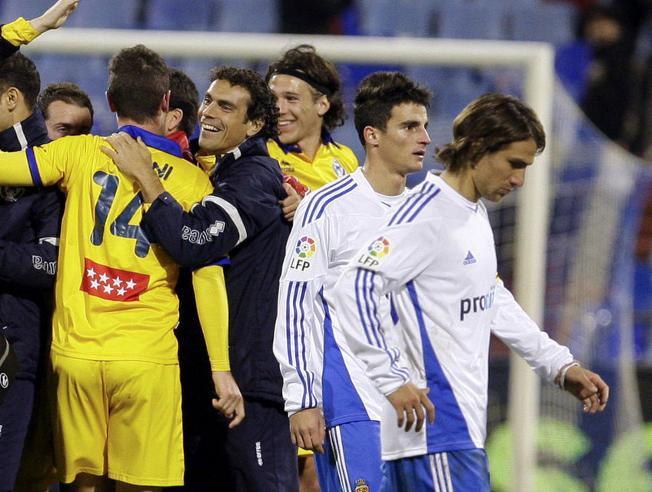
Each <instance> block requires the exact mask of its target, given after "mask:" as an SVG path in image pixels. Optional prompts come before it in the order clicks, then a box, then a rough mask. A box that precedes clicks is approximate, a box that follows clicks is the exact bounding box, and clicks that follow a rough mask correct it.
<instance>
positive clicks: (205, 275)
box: [192, 265, 245, 428]
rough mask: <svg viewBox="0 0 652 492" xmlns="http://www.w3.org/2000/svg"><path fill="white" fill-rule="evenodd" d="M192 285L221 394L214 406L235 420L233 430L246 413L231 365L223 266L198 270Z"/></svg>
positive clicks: (217, 389) (217, 388)
mask: <svg viewBox="0 0 652 492" xmlns="http://www.w3.org/2000/svg"><path fill="white" fill-rule="evenodd" d="M192 286H193V290H194V292H195V303H196V305H197V314H198V316H199V322H200V325H201V329H202V332H203V334H204V340H205V341H206V348H207V350H208V358H209V361H210V365H211V374H212V377H213V384H214V386H215V393H216V394H217V399H213V407H215V409H216V410H219V411H220V412H221V413H222V414H224V416H225V417H227V418H229V419H231V423H230V424H229V428H233V427H236V426H237V425H238V424H240V422H242V420H243V419H244V416H245V412H244V400H243V398H242V394H241V393H240V389H239V388H238V385H237V383H236V382H235V380H234V379H233V376H232V375H231V366H230V363H229V304H228V299H227V294H226V284H225V282H224V272H223V270H222V267H221V266H219V265H211V266H207V267H204V268H200V269H198V270H194V271H193V274H192Z"/></svg>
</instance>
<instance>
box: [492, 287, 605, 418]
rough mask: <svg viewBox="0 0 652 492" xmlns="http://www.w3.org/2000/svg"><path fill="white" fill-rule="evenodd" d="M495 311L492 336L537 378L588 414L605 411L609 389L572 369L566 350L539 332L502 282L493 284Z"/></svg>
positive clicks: (586, 373) (584, 371)
mask: <svg viewBox="0 0 652 492" xmlns="http://www.w3.org/2000/svg"><path fill="white" fill-rule="evenodd" d="M494 307H495V309H496V314H495V316H494V319H493V321H492V323H491V332H492V333H493V334H494V335H496V336H497V337H498V338H500V339H501V340H502V341H503V342H504V343H505V345H507V346H508V347H509V348H510V349H512V350H513V351H514V352H516V353H517V354H518V355H519V356H521V357H522V358H523V359H524V360H525V361H526V362H527V363H528V365H529V366H530V367H531V368H532V369H533V370H534V371H535V372H536V373H537V374H538V375H539V376H541V377H542V378H543V379H545V380H547V381H549V382H551V383H556V384H558V385H560V386H562V388H563V389H565V390H567V391H569V392H570V393H571V394H573V395H574V396H575V397H576V398H578V399H579V400H580V401H582V402H583V403H584V410H585V411H587V412H591V413H595V412H596V411H598V410H599V411H601V410H603V409H604V408H605V406H606V404H607V400H608V398H609V387H608V386H607V385H606V384H605V383H604V381H602V379H601V378H600V376H598V375H597V374H595V373H593V372H591V371H589V370H588V369H584V368H582V367H581V366H579V365H575V364H576V363H575V361H574V360H573V356H572V354H571V353H570V351H569V350H568V348H566V347H564V346H563V345H559V344H558V343H557V342H555V341H554V340H552V339H551V338H550V337H549V336H548V334H547V333H546V332H544V331H542V330H540V329H539V327H538V326H537V324H536V323H535V322H534V321H533V320H532V319H531V318H530V317H529V316H528V315H527V314H526V313H525V311H523V309H522V308H521V306H519V305H518V303H517V302H516V300H515V299H514V296H512V294H511V292H509V290H507V288H506V287H505V286H504V285H503V283H502V281H501V280H497V282H496V290H495V295H494ZM562 376H563V377H562ZM569 376H570V377H569Z"/></svg>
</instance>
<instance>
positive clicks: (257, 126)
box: [247, 120, 265, 137]
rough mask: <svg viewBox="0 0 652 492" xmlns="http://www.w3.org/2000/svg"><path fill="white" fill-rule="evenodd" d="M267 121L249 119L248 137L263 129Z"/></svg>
mask: <svg viewBox="0 0 652 492" xmlns="http://www.w3.org/2000/svg"><path fill="white" fill-rule="evenodd" d="M264 126H265V123H264V122H263V121H262V120H254V121H247V137H253V136H254V135H256V133H258V132H259V131H260V130H262V129H263V127H264Z"/></svg>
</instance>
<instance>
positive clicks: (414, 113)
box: [390, 102, 428, 123]
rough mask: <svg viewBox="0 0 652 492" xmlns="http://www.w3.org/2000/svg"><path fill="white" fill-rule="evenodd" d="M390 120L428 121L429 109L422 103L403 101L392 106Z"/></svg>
mask: <svg viewBox="0 0 652 492" xmlns="http://www.w3.org/2000/svg"><path fill="white" fill-rule="evenodd" d="M390 120H391V121H394V122H402V121H418V122H421V123H426V122H427V121H428V111H427V110H426V107H425V106H422V105H421V104H416V103H412V102H407V103H401V104H397V105H396V106H394V107H393V108H392V113H391V116H390Z"/></svg>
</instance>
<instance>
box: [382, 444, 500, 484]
mask: <svg viewBox="0 0 652 492" xmlns="http://www.w3.org/2000/svg"><path fill="white" fill-rule="evenodd" d="M385 479H386V482H385V484H384V486H385V488H384V489H383V490H385V491H387V492H389V491H392V492H408V491H413V490H419V491H427V490H428V491H436V492H452V491H455V492H489V491H490V490H491V486H490V485H489V464H488V462H487V453H485V451H484V449H468V450H464V451H445V452H441V453H431V454H426V455H422V456H415V457H413V458H401V459H398V460H393V461H387V462H385Z"/></svg>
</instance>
